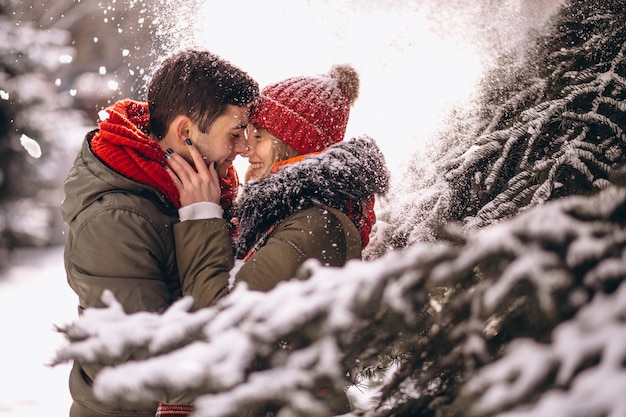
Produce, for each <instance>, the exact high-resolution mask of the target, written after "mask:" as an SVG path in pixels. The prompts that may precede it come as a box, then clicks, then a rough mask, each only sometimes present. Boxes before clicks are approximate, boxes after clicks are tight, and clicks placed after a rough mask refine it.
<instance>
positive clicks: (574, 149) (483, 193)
mask: <svg viewBox="0 0 626 417" xmlns="http://www.w3.org/2000/svg"><path fill="white" fill-rule="evenodd" d="M569 3H570V4H569V5H568V6H567V7H564V8H563V10H562V12H561V13H560V14H559V15H558V16H557V17H556V19H555V21H554V22H553V23H552V27H553V30H552V31H550V32H549V33H548V34H547V35H544V36H541V37H539V38H538V40H537V41H536V43H535V46H534V47H532V48H530V49H529V51H528V52H527V53H528V57H527V59H526V60H525V64H524V65H522V66H518V65H515V64H514V62H513V58H511V59H510V60H507V59H506V57H503V58H502V61H503V62H502V65H501V67H500V68H499V69H498V70H497V71H495V72H493V73H492V74H490V75H489V76H488V77H487V78H486V80H485V81H484V85H483V96H482V97H481V99H480V101H479V103H478V104H477V105H478V106H479V107H478V108H477V110H475V111H474V113H473V114H471V115H467V114H464V115H461V116H462V117H467V118H468V119H469V120H470V121H469V122H468V121H461V122H460V123H456V124H454V126H453V129H451V130H450V131H447V132H444V133H443V134H442V135H441V137H440V138H439V139H440V141H442V142H446V143H448V145H447V146H446V147H443V152H442V153H443V155H437V156H436V157H435V158H434V160H435V161H442V162H441V166H440V167H439V169H437V170H435V171H434V172H433V173H432V175H430V176H426V178H425V179H422V178H421V177H423V174H424V173H423V172H419V173H417V174H421V175H416V172H414V171H413V172H409V176H410V177H412V178H417V179H418V181H420V182H418V183H417V184H415V185H416V186H417V189H416V188H413V191H412V194H411V195H409V196H407V197H405V199H404V201H403V202H401V203H403V204H404V205H405V206H406V210H405V211H404V212H401V211H400V214H399V215H397V216H394V214H393V213H391V214H389V215H388V216H386V217H383V218H384V219H385V220H386V221H387V222H389V223H391V224H392V225H393V226H394V227H392V228H390V232H391V230H393V233H392V236H391V237H390V238H389V239H388V240H389V241H390V242H392V244H393V246H396V247H402V246H405V245H407V244H411V243H413V242H415V241H424V240H434V239H436V238H437V237H438V233H439V227H440V225H441V224H443V223H447V222H450V221H458V222H461V223H462V224H463V225H464V226H465V227H466V228H470V229H473V228H479V227H483V226H486V225H488V224H491V223H493V222H497V221H500V220H502V219H506V218H509V217H511V216H514V215H515V214H517V213H518V212H520V211H524V210H526V209H528V208H530V207H534V206H536V205H539V204H542V203H544V202H546V201H548V200H552V199H556V198H560V197H563V196H567V195H574V194H587V193H590V192H593V191H597V190H600V189H603V188H605V187H606V186H608V184H609V182H608V177H609V176H610V175H611V172H612V171H613V170H615V169H616V168H618V167H619V165H620V164H621V163H622V162H623V158H624V157H623V155H624V151H625V150H626V119H625V118H624V110H625V109H626V107H625V105H624V98H625V97H626V84H625V83H626V57H625V56H624V53H625V52H626V50H625V48H626V23H625V22H626V19H625V18H626V10H625V9H624V7H623V2H620V1H602V2H587V1H570V2H569ZM468 145H471V146H468ZM415 169H419V167H416V168H415ZM394 212H398V211H394ZM374 251H375V250H374V249H372V252H374ZM376 253H381V250H380V249H379V250H378V251H376Z"/></svg>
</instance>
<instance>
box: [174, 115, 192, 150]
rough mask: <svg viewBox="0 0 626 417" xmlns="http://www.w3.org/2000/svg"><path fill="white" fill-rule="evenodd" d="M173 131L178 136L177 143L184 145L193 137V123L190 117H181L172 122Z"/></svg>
mask: <svg viewBox="0 0 626 417" xmlns="http://www.w3.org/2000/svg"><path fill="white" fill-rule="evenodd" d="M171 126H172V131H173V132H174V134H175V136H176V142H178V143H180V144H184V142H185V139H187V138H188V137H190V136H191V130H192V128H193V122H192V121H191V119H190V118H189V117H188V116H184V115H179V116H176V117H175V118H174V121H173V122H172V125H171Z"/></svg>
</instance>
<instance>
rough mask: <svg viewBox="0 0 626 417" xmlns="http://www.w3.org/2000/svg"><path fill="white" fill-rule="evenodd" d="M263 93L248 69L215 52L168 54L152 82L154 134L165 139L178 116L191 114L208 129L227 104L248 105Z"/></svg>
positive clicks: (150, 95) (150, 90) (151, 115)
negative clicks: (246, 70)
mask: <svg viewBox="0 0 626 417" xmlns="http://www.w3.org/2000/svg"><path fill="white" fill-rule="evenodd" d="M258 95H259V85H258V84H257V82H256V81H255V80H254V79H252V77H250V76H249V75H248V74H247V73H246V72H244V71H243V70H241V69H240V68H238V67H236V66H234V65H232V64H231V63H230V62H228V61H227V60H225V59H223V58H221V57H219V56H218V55H215V54H214V53H212V52H209V51H206V50H198V49H186V50H183V51H180V52H178V53H176V54H174V55H172V56H170V57H169V58H167V59H166V60H165V61H163V63H162V64H161V66H160V67H159V69H158V70H157V71H156V73H155V74H154V76H153V77H152V79H151V80H150V83H149V85H148V109H149V111H150V134H151V135H153V136H154V137H155V138H156V139H157V140H161V139H163V138H164V137H165V135H166V133H167V129H168V126H169V125H170V123H172V121H173V120H174V118H175V117H176V116H179V115H181V114H184V115H187V116H189V118H190V119H191V120H192V121H193V122H194V123H198V126H199V129H200V131H201V132H203V133H206V132H207V131H208V130H209V128H210V127H211V124H212V123H213V122H214V121H215V119H216V118H218V117H219V116H221V115H222V114H224V112H225V110H226V106H227V105H228V104H232V105H235V106H244V105H246V104H249V103H251V102H252V101H254V100H255V99H256V98H257V97H258Z"/></svg>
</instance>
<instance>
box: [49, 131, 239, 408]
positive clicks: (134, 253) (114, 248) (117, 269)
mask: <svg viewBox="0 0 626 417" xmlns="http://www.w3.org/2000/svg"><path fill="white" fill-rule="evenodd" d="M90 137H91V135H89V136H88V139H89V138H90ZM61 211H62V214H63V218H64V220H65V222H66V223H67V224H68V225H69V234H68V240H67V244H66V248H65V268H66V272H67V280H68V283H69V285H70V286H71V288H72V289H73V290H74V292H75V293H76V294H77V295H78V309H79V313H80V312H81V311H82V310H84V309H85V308H90V307H102V306H103V304H102V301H101V296H102V292H103V290H105V289H108V290H110V291H112V292H113V294H114V295H115V297H116V298H117V300H118V301H119V302H120V303H121V304H122V305H123V306H124V310H125V311H126V312H127V313H133V312H136V311H157V312H162V311H164V310H165V309H166V308H167V307H168V306H169V305H170V304H171V303H172V302H173V301H175V300H176V299H177V298H179V297H180V296H181V286H180V279H179V274H178V270H179V266H178V265H177V260H176V250H175V240H174V233H173V230H174V225H175V224H176V223H178V211H177V209H176V208H175V207H174V206H173V205H172V204H171V203H170V202H169V201H167V200H166V199H165V197H164V196H163V195H162V194H161V193H159V192H158V191H156V190H155V189H153V188H150V187H147V186H145V185H142V184H139V183H137V182H135V181H132V180H129V179H128V178H125V177H123V176H121V175H119V174H117V173H116V172H114V171H113V170H111V169H110V168H109V167H107V166H106V165H104V164H103V163H102V162H101V161H100V160H99V159H98V158H97V157H95V156H94V155H93V153H92V152H91V150H90V147H89V143H88V140H85V142H84V143H83V146H82V149H81V150H80V152H79V154H78V156H77V158H76V161H75V162H74V166H73V168H72V169H71V171H70V173H69V175H68V177H67V179H66V181H65V199H64V201H63V202H62V204H61ZM207 222H208V223H211V224H212V225H213V226H214V227H215V228H217V229H218V230H221V229H224V230H225V227H226V226H225V222H224V221H223V220H222V219H214V220H209V221H207ZM197 238H198V239H200V240H201V241H196V242H189V243H188V244H189V245H190V246H192V245H197V246H201V245H204V244H205V242H206V240H207V236H206V235H205V236H198V237H197ZM187 240H188V239H187ZM223 250H224V251H226V252H227V253H228V254H229V255H230V256H231V259H232V248H231V245H230V244H228V245H227V246H226V247H224V248H223ZM183 261H184V259H183ZM182 269H183V270H185V271H197V270H201V268H196V267H193V266H190V265H182ZM217 281H219V280H217ZM225 285H226V282H225V281H224V283H223V285H221V287H224V286H225ZM213 297H214V298H216V295H215V294H213ZM99 369H100V368H99V367H96V366H88V365H83V364H80V363H77V362H76V363H75V364H74V367H73V369H72V371H71V374H70V392H71V394H72V398H73V400H74V404H73V406H72V414H71V415H72V416H76V417H79V416H81V417H82V416H96V415H97V416H116V417H123V416H133V417H138V416H150V417H154V414H155V411H156V404H153V405H150V406H148V407H145V408H143V409H141V410H124V409H123V408H118V407H116V406H111V405H104V404H101V403H100V402H99V401H97V400H96V399H95V397H94V395H93V392H92V387H91V382H92V380H93V378H94V377H95V374H96V372H97V371H98V370H99Z"/></svg>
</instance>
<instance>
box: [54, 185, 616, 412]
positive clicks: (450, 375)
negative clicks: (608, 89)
mask: <svg viewBox="0 0 626 417" xmlns="http://www.w3.org/2000/svg"><path fill="white" fill-rule="evenodd" d="M625 212H626V189H624V188H620V187H611V188H609V189H607V190H605V191H603V192H601V193H599V194H598V195H596V196H594V197H570V198H566V199H562V200H560V201H555V202H553V203H552V204H546V205H544V206H542V207H538V208H536V209H534V210H530V211H528V212H527V213H525V214H524V215H520V216H517V217H516V218H514V219H512V220H510V221H507V222H503V223H500V224H498V225H494V226H490V227H487V228H485V229H484V230H482V231H480V232H476V233H473V234H470V235H469V237H468V239H467V241H466V242H465V243H464V244H463V245H460V246H457V245H451V244H443V243H440V244H437V245H434V246H421V245H416V246H414V247H412V248H410V249H408V250H407V251H406V252H405V253H399V252H391V253H389V254H387V255H385V256H383V257H382V258H380V259H378V260H376V261H373V262H351V263H350V264H348V265H347V266H346V267H345V268H343V269H336V268H325V267H321V266H319V265H315V264H313V263H310V264H309V265H308V269H309V272H310V274H311V277H310V278H309V279H308V280H305V281H298V280H293V281H289V282H286V283H284V284H281V285H280V286H278V287H277V288H276V289H275V290H273V291H271V292H269V293H260V292H251V291H248V290H247V289H246V288H243V287H242V288H238V289H237V290H236V291H235V292H234V293H233V294H231V295H230V296H229V297H227V298H226V299H225V300H224V301H223V302H222V303H221V304H219V305H218V306H217V307H214V308H210V309H206V310H200V311H198V312H195V313H189V312H186V309H187V308H188V307H189V303H188V301H187V300H183V301H181V302H179V303H178V304H176V305H175V306H173V307H172V308H171V309H170V310H168V312H166V313H165V314H164V315H162V316H160V315H156V314H149V313H137V314H134V315H130V316H126V317H124V314H123V313H122V312H121V309H120V307H119V305H118V304H117V303H116V302H115V301H114V300H112V299H110V298H108V299H107V302H108V304H109V307H108V308H106V309H102V310H89V311H88V314H86V315H84V316H83V317H82V318H81V319H80V320H78V321H77V322H76V323H73V324H71V325H68V326H66V327H62V328H61V331H62V332H64V333H66V335H67V336H68V339H69V340H70V342H71V343H69V344H68V345H67V346H66V347H64V348H62V349H60V350H59V352H58V355H57V360H58V361H65V360H69V359H80V360H83V361H87V362H89V361H95V362H98V363H106V364H118V365H117V366H115V367H110V368H107V369H105V370H104V371H103V372H102V373H101V374H100V375H99V376H98V378H97V379H96V381H95V384H96V392H97V394H98V395H99V396H101V397H102V398H103V399H106V400H110V401H118V402H119V401H148V400H154V399H157V400H166V401H167V400H170V399H172V398H177V397H179V396H180V395H182V394H183V393H193V395H194V396H197V397H198V401H197V403H196V406H197V414H196V415H198V416H209V415H211V416H216V415H217V416H234V415H241V414H242V413H244V412H246V410H249V409H252V408H258V407H262V406H264V405H269V404H279V406H280V407H282V408H283V409H284V410H285V412H286V413H290V415H325V410H326V408H325V402H324V401H325V400H324V399H323V398H318V397H316V395H315V392H316V390H317V389H319V387H320V386H323V387H324V388H325V389H330V390H335V391H336V392H338V393H340V392H341V390H342V389H343V388H345V386H346V385H347V384H348V383H349V381H348V380H347V378H346V373H347V372H349V371H351V370H352V368H353V367H354V364H355V363H356V362H357V361H359V360H366V361H367V360H368V359H369V360H370V361H371V360H372V357H371V355H372V352H381V351H383V350H384V347H385V346H388V345H389V344H390V343H391V344H393V343H395V344H405V346H406V345H411V346H412V349H411V350H412V352H413V353H412V354H410V355H408V356H407V357H406V358H405V360H404V363H403V365H402V366H401V367H400V369H399V371H398V372H397V374H396V377H395V379H392V380H391V381H390V382H389V385H388V386H386V387H384V389H383V391H384V392H385V393H386V396H385V398H384V399H385V400H386V401H387V404H392V405H391V406H390V405H388V406H387V407H388V408H387V410H392V412H391V411H390V412H389V414H390V415H392V414H393V415H395V414H398V415H408V414H403V411H402V410H409V409H410V410H412V411H411V412H415V411H416V410H420V412H421V413H427V410H429V409H432V408H433V407H435V406H436V407H438V408H439V409H440V410H445V409H446V407H449V408H450V409H454V410H455V412H457V413H461V411H460V410H463V409H467V411H465V412H464V413H467V414H459V415H473V414H472V412H473V411H472V410H474V411H476V410H477V412H479V415H495V414H488V413H487V411H488V410H487V409H485V408H484V401H487V400H484V401H475V399H473V400H471V401H469V400H466V397H464V396H460V395H459V392H460V389H461V386H462V384H463V383H464V382H465V381H470V382H471V376H472V374H473V372H474V371H475V370H477V369H480V368H482V367H485V365H488V364H489V363H491V362H492V361H493V360H494V359H497V358H498V357H499V356H500V354H501V352H500V350H501V349H502V347H503V346H506V344H507V343H508V342H509V341H511V340H514V339H518V338H522V337H527V338H531V339H533V340H534V341H535V342H536V343H539V342H541V343H546V342H550V341H551V340H552V339H554V343H555V345H554V347H553V349H555V350H558V349H560V347H559V344H560V343H563V342H560V341H559V340H560V339H559V338H560V337H562V336H559V334H560V333H559V331H558V330H557V331H556V332H555V333H553V330H554V329H555V328H557V329H558V327H557V326H559V323H562V322H564V323H568V321H567V320H568V319H569V318H570V317H573V319H572V324H571V325H568V324H563V325H561V326H583V327H584V326H585V324H584V323H585V322H584V320H585V319H584V318H585V317H588V313H584V312H581V313H580V314H578V315H576V312H577V311H578V310H579V309H581V307H582V306H584V305H585V303H587V302H589V301H590V300H594V299H595V298H596V297H597V298H598V299H600V297H604V295H603V294H605V293H607V294H609V293H611V292H613V291H614V290H615V289H616V288H618V287H619V286H620V284H621V282H622V280H623V278H624V275H625V274H626V272H624V271H626V225H625V224H624V222H623V220H620V219H622V218H623V213H625ZM441 288H446V292H445V294H444V295H442V296H441V297H435V298H436V299H437V300H438V303H439V304H438V305H434V306H433V305H432V304H431V302H430V298H429V297H430V295H431V294H433V293H436V292H437V290H438V289H441ZM607 300H614V301H615V302H617V303H619V302H620V300H623V297H621V298H620V297H614V298H607ZM608 302H609V301H605V304H606V303H608ZM612 308H614V309H619V308H622V309H623V306H622V307H620V306H619V305H613V307H612ZM620 311H623V310H620ZM578 320H583V321H581V322H580V323H578ZM577 323H578V324H577ZM116 324H117V325H116ZM173 328H178V329H177V331H172V330H173ZM200 328H201V331H198V330H199V329H200ZM559 328H560V327H559ZM131 329H145V331H137V330H135V331H130V330H131ZM399 333H401V334H403V335H404V336H403V337H400V338H398V334H399ZM596 341H597V344H596V347H597V349H596V350H592V349H583V350H581V351H579V352H578V353H572V354H571V355H570V356H572V357H574V356H575V355H579V356H578V358H577V359H576V361H577V362H576V363H575V364H574V365H573V366H574V368H576V366H575V365H577V364H581V363H584V364H588V363H593V360H594V358H596V357H597V356H598V352H599V349H600V346H601V345H603V343H604V341H603V339H601V338H599V339H596ZM513 346H515V345H513ZM548 346H549V345H548ZM605 346H606V348H607V349H613V348H611V346H614V344H613V343H611V344H609V345H605ZM172 347H178V348H176V349H174V350H172ZM538 349H539V348H538ZM622 350H624V349H622ZM146 352H147V353H146ZM511 352H517V351H516V350H515V348H513V350H512V351H511ZM622 354H626V350H624V352H622ZM129 355H132V356H134V357H135V358H136V359H135V360H133V361H130V362H128V363H123V362H124V361H125V360H126V359H127V358H128V357H129ZM146 357H147V358H146ZM143 358H146V359H143ZM505 358H506V355H505ZM504 360H505V359H504ZM565 360H567V359H565ZM614 365H615V364H614ZM564 366H565V367H568V366H569V365H568V364H566V365H564ZM598 366H604V365H603V362H601V363H600V364H598ZM620 366H622V365H621V364H620V365H619V366H618V367H617V369H616V370H615V372H617V373H620V372H622V371H623V370H622V371H620V369H621V368H620ZM570 367H571V366H570ZM486 369H489V368H488V367H487V368H486ZM173 370H175V371H173ZM531 371H532V370H529V372H531ZM546 372H548V371H546ZM563 372H565V374H564V375H567V378H566V379H567V380H568V381H566V382H568V384H569V382H570V380H571V379H572V378H573V373H572V372H571V371H563ZM520 378H522V376H520ZM563 378H565V377H560V378H557V379H555V380H554V381H552V383H553V384H554V385H555V387H557V388H560V387H562V386H563V383H564V382H563V381H564V380H563ZM505 379H506V381H507V382H506V383H511V382H510V380H509V379H508V378H505ZM525 380H526V379H522V380H520V381H525ZM479 381H480V380H479ZM532 381H535V382H536V385H532V383H531V382H532ZM531 382H529V383H527V385H526V386H525V389H526V390H527V391H529V392H532V393H535V395H536V393H537V389H538V388H539V385H540V384H545V383H546V381H545V378H543V379H542V378H538V377H537V378H536V379H531ZM503 383H504V382H503ZM521 383H522V382H520V384H521ZM473 384H477V383H473ZM494 384H495V382H494ZM401 386H403V387H404V392H406V387H412V389H413V392H414V394H415V395H414V397H404V396H399V397H398V396H397V393H398V392H401V390H399V389H398V388H399V387H401ZM471 386H472V385H470V387H471ZM479 386H480V385H479ZM541 386H542V387H545V385H541ZM478 391H479V390H477V389H476V388H474V389H473V390H472V389H470V390H469V391H468V392H470V393H477V392H478ZM573 395H575V394H573ZM511 398H513V397H511ZM535 399H536V398H534V397H531V398H527V396H524V395H521V394H520V396H519V398H515V404H519V403H520V402H523V401H530V402H531V403H532V402H533V401H534V400H535ZM305 400H306V401H305ZM466 401H467V402H468V403H469V404H474V403H475V404H476V407H478V408H472V407H469V408H468V407H467V406H466V405H467V404H466ZM492 401H493V400H492ZM302 404H306V407H305V408H302V407H303V406H302ZM508 405H509V404H508V403H505V404H499V405H498V406H499V407H500V408H496V411H500V409H506V406H508ZM389 407H390V408H389ZM456 407H459V409H456ZM480 407H483V408H480ZM219 410H221V411H219ZM383 410H384V409H383ZM379 412H382V411H380V410H379ZM424 415H429V414H424ZM561 415H567V414H561Z"/></svg>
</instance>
